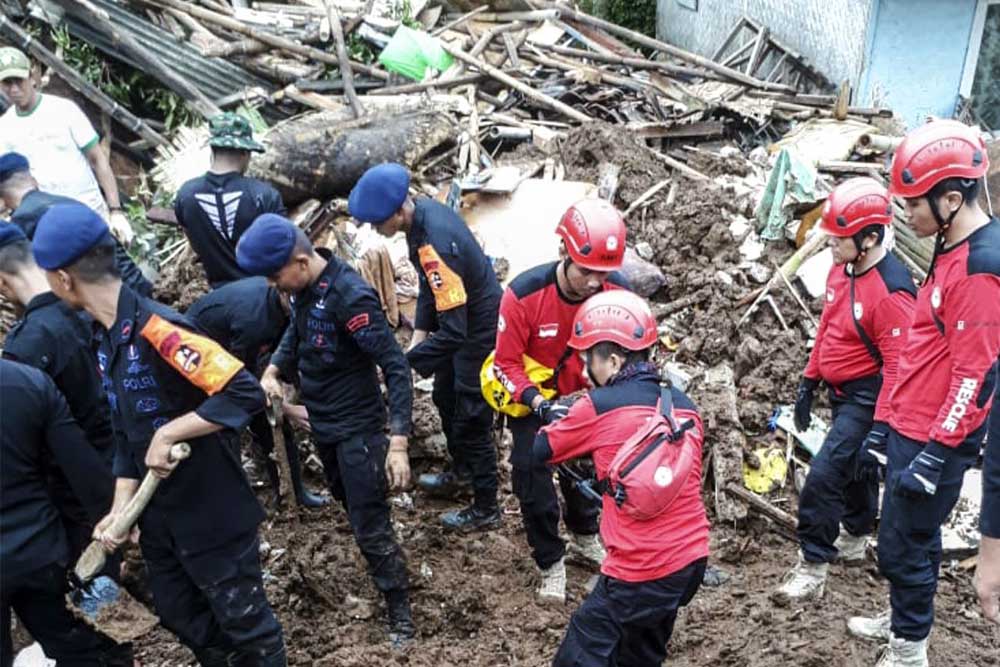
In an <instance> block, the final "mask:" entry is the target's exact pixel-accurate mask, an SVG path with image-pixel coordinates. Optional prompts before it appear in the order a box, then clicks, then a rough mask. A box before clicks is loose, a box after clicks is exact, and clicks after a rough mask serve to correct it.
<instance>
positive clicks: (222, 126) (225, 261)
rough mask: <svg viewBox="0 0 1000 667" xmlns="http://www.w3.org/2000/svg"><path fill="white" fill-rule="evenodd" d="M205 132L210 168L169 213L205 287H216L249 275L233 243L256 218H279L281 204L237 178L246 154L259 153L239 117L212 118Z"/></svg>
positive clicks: (254, 183) (270, 191)
mask: <svg viewBox="0 0 1000 667" xmlns="http://www.w3.org/2000/svg"><path fill="white" fill-rule="evenodd" d="M209 130H210V131H211V133H212V136H211V138H210V139H209V140H208V145H209V146H211V147H212V166H211V168H210V169H209V170H208V172H206V173H205V175H204V176H199V177H198V178H193V179H191V180H190V181H188V182H187V183H185V184H184V185H182V186H181V189H180V190H178V191H177V199H176V200H175V201H174V214H175V215H176V216H177V222H178V223H180V226H181V227H182V228H183V229H184V233H185V234H186V235H187V238H188V241H190V243H191V247H192V248H194V252H195V254H196V255H198V259H200V260H201V265H202V267H203V268H204V269H205V275H206V276H207V277H208V282H209V284H210V285H211V286H212V287H218V286H219V285H221V284H223V283H226V282H230V281H232V280H239V279H240V278H246V277H248V276H249V274H248V273H246V272H245V271H243V270H242V269H241V268H240V267H239V264H238V263H237V262H236V243H237V242H238V241H239V240H240V236H242V235H243V232H245V231H246V229H247V227H249V226H250V223H252V222H253V221H254V219H255V218H256V217H257V216H258V215H260V214H261V213H278V214H281V215H284V213H285V204H284V203H283V202H282V201H281V195H280V194H278V191H277V190H275V189H274V188H272V187H271V186H270V185H268V184H267V183H264V182H263V181H259V180H257V179H256V178H248V177H247V176H244V175H243V174H244V173H245V172H246V170H247V167H249V166H250V154H251V153H254V152H256V153H263V152H264V146H263V145H261V144H259V143H258V142H256V141H254V138H253V128H251V127H250V123H249V122H247V120H246V119H245V118H244V117H243V116H240V115H238V114H235V113H232V112H226V113H223V114H219V115H218V116H214V117H212V119H211V120H210V121H209Z"/></svg>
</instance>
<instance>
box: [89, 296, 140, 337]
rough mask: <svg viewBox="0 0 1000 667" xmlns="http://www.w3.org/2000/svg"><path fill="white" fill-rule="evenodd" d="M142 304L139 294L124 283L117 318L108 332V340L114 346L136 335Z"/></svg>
mask: <svg viewBox="0 0 1000 667" xmlns="http://www.w3.org/2000/svg"><path fill="white" fill-rule="evenodd" d="M140 306H141V300H140V298H139V296H138V295H137V294H136V293H135V292H133V291H132V290H131V289H129V288H128V287H126V286H125V285H124V284H123V285H122V287H121V291H120V292H119V293H118V314H117V319H115V322H114V324H112V325H111V328H110V329H108V333H107V340H108V342H109V343H110V344H111V346H112V347H118V346H119V345H123V344H125V343H128V342H129V341H131V340H132V339H133V338H134V337H135V332H136V324H137V321H138V319H139V308H140ZM98 326H100V325H98Z"/></svg>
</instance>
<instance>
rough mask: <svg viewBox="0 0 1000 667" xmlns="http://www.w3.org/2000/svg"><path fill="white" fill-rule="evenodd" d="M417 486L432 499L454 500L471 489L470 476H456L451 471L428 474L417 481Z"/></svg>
mask: <svg viewBox="0 0 1000 667" xmlns="http://www.w3.org/2000/svg"><path fill="white" fill-rule="evenodd" d="M417 486H418V487H420V489H422V490H423V491H424V493H426V494H427V495H429V496H432V497H434V498H454V497H455V496H457V495H459V493H462V492H467V491H469V490H470V489H471V488H472V475H468V476H466V475H457V474H455V473H454V472H452V471H451V470H445V471H444V472H436V473H434V472H428V473H424V474H423V475H421V476H420V477H419V478H418V479H417Z"/></svg>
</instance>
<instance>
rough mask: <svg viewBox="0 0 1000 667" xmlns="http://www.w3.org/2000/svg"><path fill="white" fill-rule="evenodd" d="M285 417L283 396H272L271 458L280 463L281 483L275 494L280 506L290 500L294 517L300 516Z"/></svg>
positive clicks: (289, 503)
mask: <svg viewBox="0 0 1000 667" xmlns="http://www.w3.org/2000/svg"><path fill="white" fill-rule="evenodd" d="M284 418H285V417H284V411H283V409H282V401H281V398H278V397H273V398H271V405H269V406H268V408H267V423H268V424H270V425H271V433H272V434H273V438H274V449H273V450H271V458H273V459H274V460H275V462H276V463H277V464H278V479H279V480H280V484H281V488H280V489H275V490H274V495H275V498H276V499H277V504H278V506H279V507H280V506H281V504H282V502H283V501H285V500H287V501H288V505H287V508H286V509H288V511H289V512H290V513H291V515H292V517H293V518H294V517H297V516H298V511H299V510H298V507H299V505H298V502H297V500H296V498H295V486H293V485H292V467H291V465H290V464H289V463H288V452H287V451H286V450H285V432H284V431H283V430H282V428H281V425H282V422H283V421H284Z"/></svg>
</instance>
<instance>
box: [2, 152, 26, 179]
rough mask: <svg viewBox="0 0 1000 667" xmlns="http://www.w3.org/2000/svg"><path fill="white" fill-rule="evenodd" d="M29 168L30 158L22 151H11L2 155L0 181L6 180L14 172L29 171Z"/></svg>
mask: <svg viewBox="0 0 1000 667" xmlns="http://www.w3.org/2000/svg"><path fill="white" fill-rule="evenodd" d="M29 168H30V167H29V166H28V158H26V157H24V156H23V155H21V154H20V153H14V152H10V153H4V154H3V155H0V183H3V182H4V181H6V180H7V179H8V178H10V177H11V176H12V175H13V174H16V173H17V172H19V171H27V170H28V169H29Z"/></svg>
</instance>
